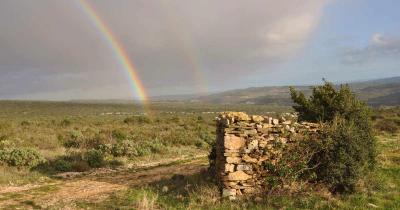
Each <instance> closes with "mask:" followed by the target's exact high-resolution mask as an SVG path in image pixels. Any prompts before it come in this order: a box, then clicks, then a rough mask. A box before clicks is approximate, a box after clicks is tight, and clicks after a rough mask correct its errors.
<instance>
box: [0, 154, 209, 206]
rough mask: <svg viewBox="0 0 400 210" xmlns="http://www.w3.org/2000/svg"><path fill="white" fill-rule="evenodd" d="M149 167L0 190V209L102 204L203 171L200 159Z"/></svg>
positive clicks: (201, 159)
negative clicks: (113, 196)
mask: <svg viewBox="0 0 400 210" xmlns="http://www.w3.org/2000/svg"><path fill="white" fill-rule="evenodd" d="M180 162H182V160H181V161H180ZM152 165H154V164H150V166H147V167H141V168H140V169H136V170H135V169H126V170H120V171H106V172H102V173H92V174H87V175H84V176H82V177H77V178H72V179H69V180H65V179H63V180H56V181H53V182H51V183H46V184H41V185H25V186H20V187H9V188H3V189H1V190H0V208H2V209H3V208H10V207H17V208H18V207H21V208H22V209H26V208H48V207H54V206H60V205H61V206H63V209H68V206H69V205H71V203H73V201H78V200H80V201H81V200H85V201H90V202H98V201H102V200H104V199H105V198H107V197H108V196H109V195H110V194H111V193H112V192H116V191H119V190H124V189H127V188H132V187H140V186H144V185H146V184H149V183H152V182H156V181H159V180H162V179H168V178H170V177H172V176H173V175H174V174H182V175H191V174H195V173H198V172H199V171H201V170H202V169H204V168H206V167H207V166H206V161H205V159H204V158H196V159H193V160H186V161H185V162H184V163H176V160H175V161H172V162H170V163H165V164H163V165H161V166H152ZM69 208H71V207H69Z"/></svg>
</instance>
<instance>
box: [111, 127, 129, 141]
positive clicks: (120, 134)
mask: <svg viewBox="0 0 400 210" xmlns="http://www.w3.org/2000/svg"><path fill="white" fill-rule="evenodd" d="M111 135H112V137H113V138H114V139H116V140H117V141H122V140H125V139H127V138H128V135H127V134H126V133H125V132H124V131H122V130H117V129H116V130H113V131H112V134H111Z"/></svg>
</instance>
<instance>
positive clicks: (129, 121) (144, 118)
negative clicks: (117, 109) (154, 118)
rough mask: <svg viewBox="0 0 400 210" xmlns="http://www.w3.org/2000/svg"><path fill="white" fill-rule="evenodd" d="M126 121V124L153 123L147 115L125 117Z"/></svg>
mask: <svg viewBox="0 0 400 210" xmlns="http://www.w3.org/2000/svg"><path fill="white" fill-rule="evenodd" d="M124 123H126V124H132V125H133V124H136V123H137V124H149V123H151V119H150V118H149V117H147V116H137V117H127V118H125V119H124Z"/></svg>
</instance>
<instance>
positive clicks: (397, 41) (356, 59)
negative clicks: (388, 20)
mask: <svg viewBox="0 0 400 210" xmlns="http://www.w3.org/2000/svg"><path fill="white" fill-rule="evenodd" d="M342 57H343V62H344V63H347V64H367V63H371V62H375V61H377V60H380V59H399V58H400V37H396V36H387V35H383V34H381V33H375V34H373V35H372V36H371V38H370V42H369V43H368V45H367V46H365V47H362V48H354V47H351V48H348V49H346V50H345V51H344V52H342Z"/></svg>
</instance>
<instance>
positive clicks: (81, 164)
mask: <svg viewBox="0 0 400 210" xmlns="http://www.w3.org/2000/svg"><path fill="white" fill-rule="evenodd" d="M89 169H90V166H89V164H88V163H87V162H86V161H83V160H80V161H76V162H74V163H73V164H72V170H73V171H77V172H84V171H87V170H89Z"/></svg>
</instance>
